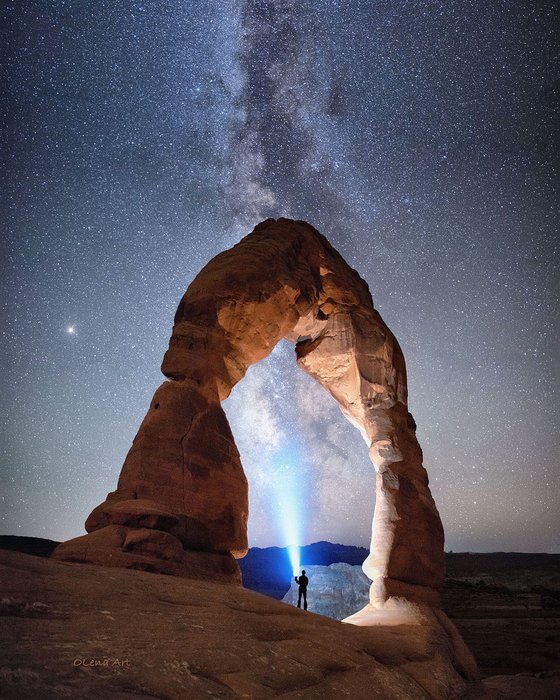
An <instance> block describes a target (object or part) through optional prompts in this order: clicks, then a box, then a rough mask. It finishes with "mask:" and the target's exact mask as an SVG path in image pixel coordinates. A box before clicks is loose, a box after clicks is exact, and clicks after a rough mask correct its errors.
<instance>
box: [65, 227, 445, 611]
mask: <svg viewBox="0 0 560 700" xmlns="http://www.w3.org/2000/svg"><path fill="white" fill-rule="evenodd" d="M282 338H288V339H289V340H291V341H293V342H295V343H296V355H297V363H298V365H299V366H300V367H301V368H302V369H304V370H305V371H307V372H308V373H309V374H310V375H311V376H312V377H314V378H315V379H316V380H317V381H318V382H319V383H320V384H322V385H323V386H324V387H325V389H326V390H327V391H329V392H330V393H331V394H332V395H333V396H334V398H335V399H336V400H337V401H338V403H339V406H340V408H341V410H342V412H343V413H344V415H345V416H346V417H347V418H348V419H349V420H350V421H351V422H352V423H353V424H354V425H355V426H356V427H357V428H358V429H359V430H360V432H361V434H362V436H363V438H364V439H365V440H366V442H367V444H368V446H369V455H370V458H371V461H372V462H373V464H374V466H375V470H376V472H377V482H376V507H375V513H374V519H373V530H372V540H371V552H370V555H369V557H368V558H367V560H366V562H365V563H364V570H365V572H366V573H367V574H368V576H369V577H370V578H371V579H372V581H373V583H372V586H371V594H370V601H371V603H372V604H373V605H374V606H376V605H382V604H383V603H384V602H385V601H386V600H387V599H388V598H389V597H393V596H398V597H404V598H407V599H409V600H413V601H418V602H425V603H428V604H430V605H437V603H438V599H437V592H436V588H437V587H438V585H440V583H441V582H442V578H443V570H444V564H443V529H442V526H441V521H440V518H439V515H438V512H437V509H436V506H435V503H434V501H433V498H432V496H431V493H430V490H429V488H428V477H427V473H426V471H425V469H424V468H423V466H422V451H421V449H420V446H419V444H418V441H417V439H416V434H415V429H416V425H415V423H414V420H413V418H412V416H411V415H410V413H408V410H407V386H406V370H405V363H404V358H403V354H402V351H401V349H400V347H399V345H398V343H397V341H396V339H395V337H394V336H393V334H392V333H391V331H390V330H389V329H388V327H387V326H386V325H385V323H384V322H383V320H382V318H381V316H380V315H379V313H378V312H377V311H376V310H375V309H374V307H373V303H372V299H371V295H370V293H369V289H368V286H367V284H366V283H365V282H364V281H363V280H362V279H361V278H360V276H359V275H358V273H357V272H356V271H355V270H353V269H351V268H350V267H349V266H348V265H347V263H346V262H345V261H344V260H343V258H342V257H341V256H340V255H339V253H337V252H336V251H335V250H334V249H333V248H332V246H331V245H330V244H329V242H328V241H327V239H326V238H325V237H324V236H322V235H321V234H320V233H319V232H318V231H316V230H315V229H314V228H312V227H311V226H309V225H308V224H306V223H304V222H299V221H292V220H288V219H278V220H273V219H267V220H266V221H264V222H262V223H261V224H259V225H258V226H257V227H256V228H255V229H254V231H253V232H252V233H250V234H249V235H248V236H246V237H245V238H244V239H242V240H241V242H240V243H238V244H237V245H235V246H234V247H233V248H231V249H230V250H227V251H225V252H223V253H221V254H219V255H218V256H216V257H215V258H214V259H213V260H211V261H210V262H209V263H208V264H207V265H206V266H205V267H204V268H203V269H202V270H201V272H200V273H199V274H198V275H197V277H196V278H195V279H194V281H193V282H192V283H191V285H190V286H189V288H188V290H187V292H186V293H185V295H184V297H183V299H182V300H181V302H180V304H179V307H178V309H177V312H176V314H175V323H174V326H173V334H172V336H171V340H170V343H169V349H168V350H167V352H166V353H165V356H164V358H163V364H162V368H161V369H162V372H163V374H164V375H165V376H166V377H167V379H166V381H165V382H164V383H163V384H162V385H161V386H160V387H159V388H158V389H157V391H156V392H155V395H154V398H153V399H152V402H151V404H150V408H149V410H148V413H147V415H146V417H145V418H144V420H143V422H142V424H141V426H140V429H139V431H138V434H137V435H136V438H135V439H134V442H133V444H132V447H131V449H130V451H129V453H128V455H127V457H126V460H125V463H124V465H123V468H122V471H121V474H120V477H119V481H118V485H117V489H116V491H113V492H112V493H109V494H108V496H107V499H106V501H105V502H104V503H102V504H101V505H99V506H97V508H95V509H94V510H93V512H92V513H91V514H90V516H89V517H88V519H87V521H86V530H87V532H88V534H87V535H84V536H83V537H78V538H75V539H73V540H69V541H68V542H64V543H62V544H61V545H60V546H59V547H58V548H57V549H56V551H55V553H54V555H53V556H55V557H56V558H58V559H65V560H71V561H86V562H94V563H99V564H104V565H109V566H126V567H134V568H142V569H147V570H153V571H160V572H165V573H171V574H177V575H186V576H195V577H203V578H216V579H228V578H229V579H238V578H239V573H238V567H237V564H236V563H235V558H239V557H242V556H243V555H244V554H245V553H246V551H247V517H248V502H247V481H246V478H245V475H244V473H243V468H242V466H241V461H240V458H239V453H238V451H237V448H236V446H235V442H234V440H233V436H232V434H231V430H230V428H229V424H228V422H227V419H226V416H225V414H224V411H223V409H222V407H221V401H223V400H224V399H225V398H226V397H227V396H228V395H229V393H230V391H231V389H232V387H233V386H234V385H235V384H236V383H237V382H238V381H239V380H240V379H242V377H243V376H244V375H245V372H246V371H247V369H248V367H249V366H250V365H252V364H254V363H256V362H258V361H259V360H261V359H262V358H264V357H266V356H267V355H268V354H269V353H270V352H271V350H272V349H273V348H274V346H275V345H276V343H278V342H279V341H280V340H281V339H282Z"/></svg>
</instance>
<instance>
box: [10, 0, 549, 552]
mask: <svg viewBox="0 0 560 700" xmlns="http://www.w3.org/2000/svg"><path fill="white" fill-rule="evenodd" d="M1 26H2V27H3V29H2V45H3V46H4V48H3V61H2V63H3V67H4V68H3V70H4V84H5V90H4V93H3V97H2V116H3V123H4V128H3V131H2V139H3V142H2V161H3V162H2V171H1V172H2V187H3V197H2V201H3V203H4V204H3V207H2V211H3V214H2V219H3V224H4V226H3V231H4V234H3V237H2V242H3V250H2V258H1V259H2V275H1V280H2V286H3V287H4V289H3V292H4V293H3V295H2V299H3V305H2V338H3V349H2V367H1V375H2V382H3V385H4V387H3V390H2V399H3V400H2V409H1V411H2V423H3V430H2V434H3V438H4V439H3V446H2V450H1V460H2V462H1V482H0V492H1V494H2V496H1V498H2V505H3V508H2V520H1V523H0V531H1V533H2V534H19V535H33V536H39V537H49V538H52V539H58V540H60V539H68V538H70V537H73V536H76V535H79V534H82V533H83V532H84V529H83V523H84V521H85V518H86V517H87V515H88V514H89V512H90V511H91V510H92V508H93V507H94V506H96V505H97V504H98V503H100V502H101V501H103V500H104V498H105V495H106V494H107V492H108V491H112V490H114V488H115V487H116V482H117V478H118V475H119V472H120V468H121V466H122V463H123V461H124V457H125V455H126V452H127V450H128V448H129V446H130V443H131V441H132V439H133V437H134V435H135V433H136V431H137V429H138V426H139V424H140V421H141V420H142V418H143V416H144V414H145V412H146V411H147V409H148V405H149V401H150V398H151V396H152V394H153V391H154V390H155V388H156V387H157V386H158V385H159V383H160V382H161V381H162V380H163V377H162V375H161V374H160V372H159V366H160V363H161V359H162V356H163V353H164V350H165V349H166V347H167V343H168V340H169V336H170V333H171V326H172V321H173V315H174V312H175V309H176V306H177V304H178V302H179V300H180V298H181V296H182V295H183V293H184V291H185V289H186V287H187V285H188V284H189V282H190V281H191V280H192V279H193V277H194V276H195V275H196V273H197V272H198V271H199V269H200V268H201V267H202V266H203V265H204V264H205V263H206V262H207V261H208V260H209V259H210V258H211V257H213V256H214V255H216V254H217V253H218V252H220V251H222V250H224V249H225V248H228V247H230V246H231V245H233V244H234V243H235V242H236V241H238V240H239V239H240V238H241V237H242V236H243V235H245V234H246V233H249V232H250V231H251V229H252V228H253V227H254V226H255V225H256V224H257V223H258V222H259V221H261V220H262V219H264V218H266V217H269V216H271V217H279V216H286V217H290V218H297V219H304V220H306V221H308V222H309V223H311V224H312V225H313V226H315V227H316V228H318V229H319V230H320V231H321V232H322V233H324V234H325V235H326V236H327V238H328V239H329V240H330V242H331V243H332V244H333V245H334V246H335V248H337V249H338V250H339V251H340V253H341V254H342V255H343V256H344V257H345V259H346V260H347V262H348V263H349V264H350V265H351V266H352V267H355V268H356V269H357V270H358V272H359V273H360V274H361V276H362V277H363V278H364V279H365V280H366V281H367V282H368V284H369V286H370V289H371V292H372V296H373V300H374V304H375V306H376V307H377V308H378V309H379V311H380V312H381V314H382V316H383V318H384V320H385V321H386V323H387V324H388V325H389V327H390V328H391V329H392V331H393V332H394V333H395V335H396V336H397V338H398V339H399V342H400V344H401V346H402V348H403V351H404V354H405V357H406V360H407V366H408V375H409V394H410V403H409V406H410V410H411V412H412V413H413V414H414V416H415V419H416V422H417V424H418V433H417V434H418V438H419V440H420V443H421V445H422V447H423V449H424V458H425V460H424V463H425V466H426V468H427V469H428V473H429V476H430V483H431V488H432V492H433V494H434V497H435V500H436V503H437V505H438V508H439V510H440V513H441V516H442V519H443V523H444V527H445V531H446V549H452V550H454V551H460V550H470V551H496V550H518V551H559V550H560V534H559V532H560V470H559V464H558V462H559V460H558V458H559V453H560V445H559V425H558V422H559V419H558V408H559V405H558V379H559V371H558V369H559V363H558V345H557V341H558V327H559V324H558V308H559V306H560V304H559V302H560V300H559V296H560V294H559V288H558V257H557V253H558V235H557V228H558V214H559V211H558V201H559V199H558V190H557V183H558V175H559V172H558V171H559V169H560V168H559V167H558V166H559V152H560V149H559V144H558V140H557V137H558V133H559V120H558V117H559V113H560V109H559V106H558V95H559V71H558V54H557V46H558V45H559V44H560V38H559V36H558V33H557V29H558V8H557V7H555V4H554V3H552V2H550V3H548V2H535V1H534V0H527V1H526V2H515V1H509V2H505V1H492V2H488V1H487V0H484V1H483V0H480V1H478V2H475V1H474V0H471V1H469V0H450V1H449V0H445V1H444V0H441V2H429V1H418V2H415V1H410V2H406V1H404V0H399V1H397V2H393V1H376V0H345V1H344V0H338V1H337V0H329V1H327V0H322V1H320V0H315V1H311V0H298V1H297V2H292V1H290V0H277V1H273V0H246V1H242V0H237V1H235V0H219V1H218V0H214V1H212V2H211V1H208V0H190V1H187V0H181V1H179V0H158V1H157V2H156V1H149V0H146V1H145V2H140V1H139V2H134V1H130V2H127V1H124V0H122V1H119V0H115V1H114V2H107V1H103V0H95V2H92V1H91V0H90V1H86V0H73V1H72V2H70V1H68V2H65V1H63V0H56V1H55V0H51V1H50V2H49V1H47V0H44V1H43V2H38V1H35V2H33V1H31V0H13V1H12V2H10V1H9V0H4V2H3V3H2V18H1ZM225 408H226V412H227V414H228V417H229V419H230V422H231V425H232V430H233V432H234V435H235V437H236V440H237V444H238V447H239V449H240V452H241V456H242V460H243V463H244V467H245V470H246V473H247V476H248V479H249V486H250V508H251V513H250V522H249V536H250V543H251V544H252V545H259V546H267V545H272V544H278V545H284V544H286V541H285V535H284V531H283V530H282V527H281V523H280V518H279V517H278V514H279V513H281V512H282V509H281V508H279V507H278V505H277V504H278V501H280V502H282V503H283V504H284V505H286V499H288V498H289V499H292V498H293V503H292V504H291V507H293V510H292V511H290V513H292V512H293V513H295V515H292V516H291V517H294V518H296V520H297V524H298V527H299V530H300V533H299V534H300V538H301V541H302V542H304V543H310V542H314V541H317V540H319V539H329V540H331V541H336V542H342V543H346V544H358V545H367V544H368V543H369V538H370V529H371V517H372V513H373V506H374V501H375V497H374V470H373V467H372V465H371V464H370V462H369V461H368V457H367V446H366V445H365V443H363V441H362V439H361V437H360V435H359V433H358V431H356V430H355V429H354V428H352V426H350V424H348V423H347V422H346V421H345V419H344V418H343V417H342V415H341V414H340V412H339V410H338V408H337V406H336V403H335V402H334V400H333V399H332V398H331V397H330V396H328V395H326V393H325V392H324V391H323V390H322V389H321V388H320V387H319V386H316V385H315V384H314V383H313V380H311V379H310V378H309V377H308V376H307V375H305V374H304V373H303V372H302V371H301V370H299V369H298V368H297V367H296V365H295V361H294V350H293V346H291V345H289V344H288V343H287V342H283V343H281V344H280V345H278V346H277V348H276V349H275V350H274V352H273V353H272V355H271V356H270V357H269V358H268V359H266V360H264V361H263V362H261V363H260V364H259V365H257V366H255V367H253V368H251V369H250V371H249V372H248V374H247V377H246V379H245V381H243V382H242V383H241V384H239V385H238V386H237V387H236V388H235V389H234V391H233V393H232V396H231V397H230V398H229V399H228V400H227V402H226V403H225ZM282 489H284V492H282ZM286 490H288V491H289V494H288V495H286Z"/></svg>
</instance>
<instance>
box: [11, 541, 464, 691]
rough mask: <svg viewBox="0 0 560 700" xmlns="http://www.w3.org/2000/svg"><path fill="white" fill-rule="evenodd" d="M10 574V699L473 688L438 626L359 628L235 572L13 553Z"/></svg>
mask: <svg viewBox="0 0 560 700" xmlns="http://www.w3.org/2000/svg"><path fill="white" fill-rule="evenodd" d="M0 581H1V586H2V604H1V612H2V615H3V618H4V619H3V625H2V633H1V639H2V654H1V657H2V658H1V661H0V668H1V671H0V697H2V698H7V699H11V698H14V699H16V698H17V700H21V699H25V698H34V699H36V698H41V699H42V700H43V699H44V700H49V699H50V698H55V697H56V698H60V697H69V698H78V697H79V698H95V700H103V699H104V698H119V699H122V700H124V698H127V699H128V698H131V697H138V698H148V697H149V698H165V699H167V700H174V699H175V698H176V699H177V700H179V699H180V700H184V699H185V698H188V699H189V700H197V699H198V698H209V697H211V698H224V699H225V698H236V697H247V698H254V699H255V700H261V699H264V698H272V697H277V696H281V697H283V698H287V699H290V698H305V699H306V700H307V699H313V698H321V699H322V700H325V698H344V697H348V698H353V699H354V700H360V699H361V698H364V699H365V698H368V699H370V698H376V699H377V698H380V699H381V698H386V699H387V700H389V699H391V700H394V698H403V699H406V698H415V699H416V698H417V699H421V698H458V697H461V695H463V694H464V692H465V691H466V689H467V687H468V685H467V682H466V680H465V678H464V676H463V675H461V673H462V674H464V675H467V671H466V669H461V668H460V666H459V667H458V668H455V667H454V666H453V664H452V658H453V657H454V656H455V657H456V654H455V652H454V650H453V644H454V642H453V641H452V639H451V637H450V636H449V635H448V634H447V633H444V632H443V629H441V628H438V627H437V626H436V625H432V624H429V625H426V626H418V625H401V626H396V627H389V628H382V627H370V628H364V627H355V626H353V625H347V624H343V623H340V622H336V621H334V620H330V619H328V618H325V617H321V616H319V615H315V614H313V613H309V612H308V613H306V612H304V611H300V610H298V609H297V608H294V607H291V606H289V605H286V604H284V603H281V602H278V601H274V600H272V599H270V598H267V597H265V596H261V595H259V594H258V593H254V592H252V591H248V590H245V589H243V588H241V587H239V586H232V585H231V584H223V583H217V582H208V581H194V580H191V579H185V578H179V577H174V576H164V575H161V574H151V573H147V572H142V571H130V570H126V569H120V568H107V567H98V566H94V565H84V564H73V563H68V562H58V561H54V560H52V559H40V558H38V557H32V556H29V555H25V554H20V553H17V552H8V551H1V552H0ZM104 660H106V661H104ZM96 661H97V663H98V665H93V666H92V665H91V664H92V663H94V664H95V662H96ZM455 663H457V662H456V661H455ZM104 664H105V665H104Z"/></svg>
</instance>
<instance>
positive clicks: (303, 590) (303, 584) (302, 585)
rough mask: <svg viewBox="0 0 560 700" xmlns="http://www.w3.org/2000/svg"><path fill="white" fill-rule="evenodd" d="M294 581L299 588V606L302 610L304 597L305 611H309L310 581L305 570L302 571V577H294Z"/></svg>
mask: <svg viewBox="0 0 560 700" xmlns="http://www.w3.org/2000/svg"><path fill="white" fill-rule="evenodd" d="M294 579H295V582H296V583H297V584H298V586H299V594H298V601H297V606H298V608H301V597H302V596H303V609H304V610H307V584H308V583H309V579H308V578H307V576H306V575H305V569H302V570H301V576H299V577H298V576H294Z"/></svg>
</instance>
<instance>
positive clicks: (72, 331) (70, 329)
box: [66, 326, 76, 335]
mask: <svg viewBox="0 0 560 700" xmlns="http://www.w3.org/2000/svg"><path fill="white" fill-rule="evenodd" d="M66 332H67V333H68V335H75V333H76V326H68V328H67V329H66Z"/></svg>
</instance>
